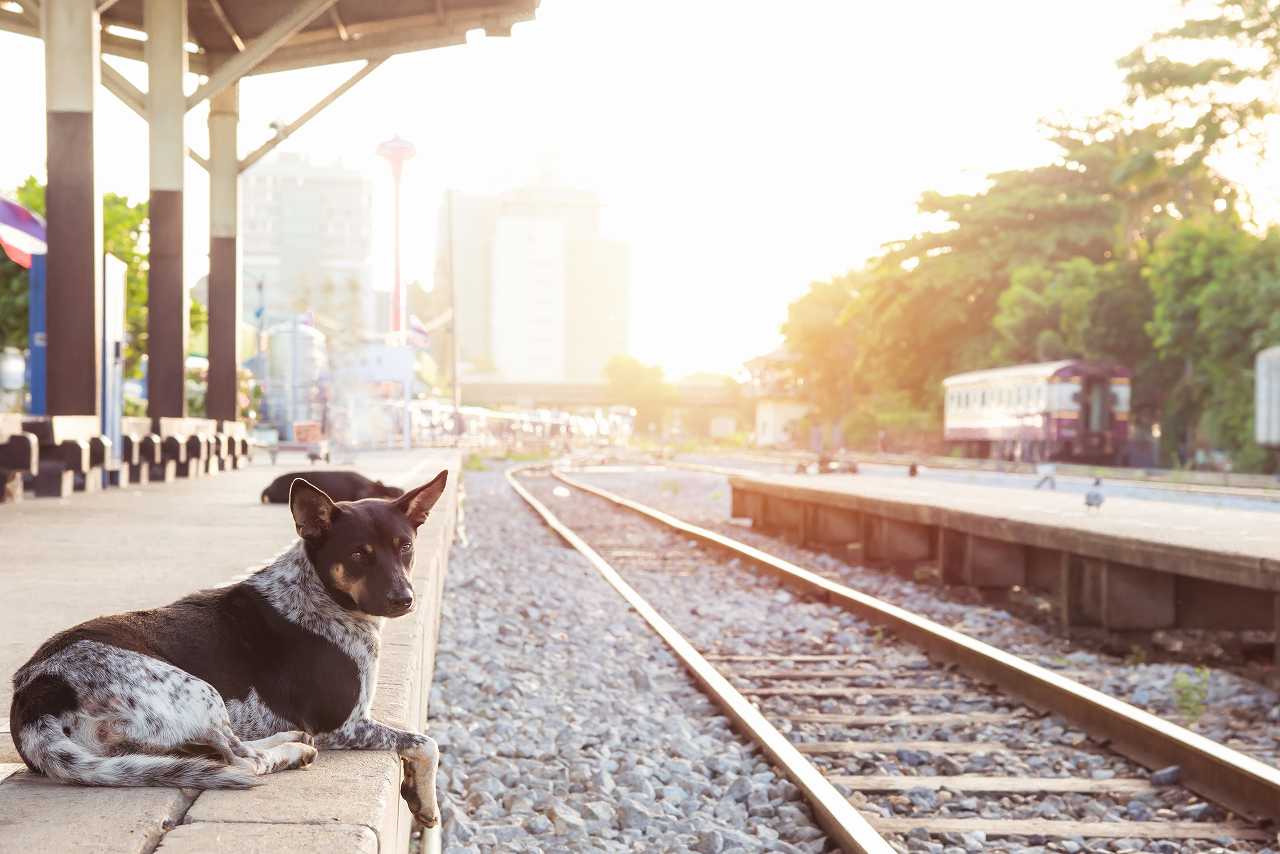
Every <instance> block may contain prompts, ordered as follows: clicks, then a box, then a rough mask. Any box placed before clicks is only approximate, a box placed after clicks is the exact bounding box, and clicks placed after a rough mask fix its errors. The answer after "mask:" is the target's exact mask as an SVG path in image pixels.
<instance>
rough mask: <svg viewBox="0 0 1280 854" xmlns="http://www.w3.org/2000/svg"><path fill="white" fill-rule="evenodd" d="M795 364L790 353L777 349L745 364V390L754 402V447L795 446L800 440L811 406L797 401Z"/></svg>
mask: <svg viewBox="0 0 1280 854" xmlns="http://www.w3.org/2000/svg"><path fill="white" fill-rule="evenodd" d="M795 361H796V358H795V356H794V355H793V354H791V353H789V352H787V351H786V350H785V349H781V348H780V349H777V350H774V351H773V352H771V353H766V354H765V355H763V356H757V357H756V358H754V359H752V360H751V361H749V362H747V363H746V369H747V372H748V374H750V377H751V380H750V383H749V384H748V388H749V390H750V394H751V396H752V397H753V398H755V403H756V406H755V409H756V419H755V433H754V435H753V444H755V445H756V447H760V448H771V447H785V446H791V445H797V444H799V443H800V442H801V440H802V439H803V436H801V435H800V434H801V427H802V425H803V423H804V420H805V418H806V417H807V416H808V415H809V413H810V411H811V409H812V407H810V406H809V404H807V403H805V402H803V401H801V400H800V399H799V391H800V387H799V383H798V382H797V381H796V377H795V373H794V372H793V366H794V364H795Z"/></svg>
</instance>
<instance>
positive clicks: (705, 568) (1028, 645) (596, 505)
mask: <svg viewBox="0 0 1280 854" xmlns="http://www.w3.org/2000/svg"><path fill="white" fill-rule="evenodd" d="M575 477H578V478H579V479H582V480H586V481H588V482H591V483H594V484H597V485H599V486H602V487H604V488H606V489H610V490H613V491H616V492H619V493H621V494H624V495H627V496H629V497H633V498H635V499H637V500H640V501H642V502H645V503H648V504H650V505H651V506H656V507H659V508H661V509H664V510H667V511H668V512H672V513H674V514H676V515H678V516H681V517H682V518H685V519H687V520H689V521H693V522H695V523H698V524H703V525H705V526H707V527H713V528H718V529H719V530H722V531H726V532H728V533H730V534H731V535H732V536H735V537H738V538H740V539H744V540H746V541H748V542H752V543H753V544H756V545H761V546H762V547H765V548H767V549H768V550H770V551H772V552H775V553H779V554H781V555H783V556H784V557H789V558H792V559H795V560H797V562H799V563H801V564H802V565H806V566H810V567H814V566H815V564H817V568H819V569H821V570H822V571H823V573H824V574H828V575H833V576H838V577H841V578H842V580H846V581H847V582H849V583H855V584H856V585H857V586H858V587H860V589H863V590H866V591H867V592H872V593H874V594H876V595H881V596H884V597H885V598H887V599H890V600H891V601H895V602H897V603H898V604H903V605H905V606H906V607H910V608H912V609H913V610H917V611H921V612H923V613H926V614H928V615H929V616H931V617H933V618H935V619H939V620H940V621H941V622H943V623H945V624H947V625H952V626H955V627H956V628H959V629H961V630H964V631H966V632H968V633H970V634H973V635H976V636H979V637H982V638H983V639H985V640H988V641H990V642H993V643H996V644H998V645H1000V646H1003V647H1005V648H1007V649H1011V650H1012V651H1016V652H1018V653H1019V654H1022V655H1024V656H1027V657H1029V658H1032V659H1034V660H1037V661H1040V663H1042V664H1046V665H1047V666H1052V667H1054V668H1055V669H1058V670H1066V671H1069V672H1070V673H1071V675H1072V676H1076V677H1078V678H1082V679H1083V680H1084V681H1090V682H1093V683H1094V684H1099V683H1106V682H1109V681H1112V680H1114V681H1117V682H1119V683H1122V684H1127V683H1128V682H1129V681H1130V680H1129V679H1128V678H1126V677H1129V676H1131V675H1132V669H1131V668H1127V667H1126V666H1125V665H1124V664H1123V663H1122V662H1119V661H1114V662H1111V666H1110V669H1108V667H1107V666H1106V665H1100V664H1095V661H1094V658H1092V657H1089V656H1088V655H1085V654H1074V655H1073V654H1072V653H1071V652H1070V648H1069V646H1067V644H1066V643H1065V642H1064V641H1062V640H1061V639H1057V638H1053V637H1051V636H1049V635H1047V634H1046V633H1044V632H1043V631H1042V630H1041V629H1039V628H1037V627H1035V626H1031V625H1025V624H1023V625H1019V624H1018V623H1019V622H1020V621H1017V620H1016V619H1014V618H1012V617H1011V616H1010V615H1009V614H1008V613H1005V612H1003V611H999V610H996V609H990V608H986V607H983V606H977V605H973V604H966V603H957V602H952V601H947V600H945V599H940V598H938V597H936V596H935V595H934V591H932V590H930V588H928V587H927V586H925V585H918V584H915V583H912V582H906V581H903V580H901V579H899V578H896V577H894V576H892V575H887V574H884V573H880V572H876V571H872V570H866V569H860V568H856V567H849V566H846V565H845V564H843V563H841V562H839V561H836V560H834V559H831V558H827V557H826V556H823V555H817V554H814V553H810V552H805V551H802V550H798V549H794V548H790V547H787V546H784V545H783V544H782V543H781V542H780V541H778V540H774V539H771V538H765V537H760V536H757V535H754V534H753V533H752V532H751V531H750V530H749V529H747V530H744V529H742V528H741V527H740V526H738V525H736V524H733V523H730V522H729V521H728V518H727V517H728V498H729V495H728V486H727V484H725V482H724V479H723V478H722V477H715V476H707V475H701V474H689V473H684V472H672V471H663V472H652V471H624V472H620V473H604V472H590V473H578V474H575ZM529 485H530V488H532V489H533V490H534V492H535V494H537V495H538V496H539V498H540V499H541V500H543V501H545V502H546V503H547V504H548V505H549V506H550V507H551V509H552V511H553V512H555V513H556V514H557V515H559V516H560V517H561V518H562V520H563V521H565V522H566V523H567V524H569V525H570V526H571V527H573V528H574V529H575V530H576V531H578V532H579V534H581V535H582V536H584V537H585V538H586V539H587V540H588V542H591V543H592V544H593V545H596V546H597V547H598V548H601V549H602V550H603V551H604V552H605V556H606V558H607V559H610V561H611V562H612V563H614V565H615V567H616V568H618V570H619V571H620V572H621V573H622V574H623V576H624V577H625V578H626V579H627V580H628V582H629V583H631V584H632V585H633V586H634V587H636V589H637V590H638V591H639V592H640V593H641V594H642V595H643V596H645V597H646V598H647V599H648V600H649V601H650V602H651V603H652V604H653V605H654V606H655V607H656V608H657V609H658V610H659V611H660V612H661V613H662V614H663V615H664V616H665V617H667V618H668V619H669V620H671V621H672V622H673V623H674V624H675V625H676V627H677V628H678V629H679V630H680V631H681V632H683V633H684V634H685V636H686V637H687V638H688V639H689V640H690V642H691V643H693V644H694V645H695V646H696V647H698V648H699V649H701V650H703V651H704V652H713V653H714V652H720V653H727V654H735V653H760V652H773V653H778V654H786V655H804V654H808V653H833V652H835V653H841V654H843V655H846V656H848V657H850V659H851V660H852V659H859V658H861V659H865V660H868V661H871V662H873V665H872V666H873V667H874V668H875V672H874V673H872V674H870V675H867V676H859V677H855V678H847V677H846V678H836V677H832V678H829V679H824V680H823V681H821V682H820V683H818V684H821V685H823V686H828V687H830V686H847V687H857V688H876V687H881V688H887V687H892V686H894V685H895V684H896V685H899V686H900V685H903V684H904V680H905V684H909V685H911V686H913V687H914V688H917V689H926V690H927V689H930V688H934V689H940V690H936V691H934V692H933V693H921V694H920V695H917V696H884V695H879V694H875V693H873V692H868V693H866V694H861V695H859V694H858V693H857V692H853V693H852V695H851V696H849V697H847V698H839V699H835V698H832V699H818V698H814V697H807V698H800V697H797V696H761V697H759V698H758V701H757V702H758V703H759V705H760V707H761V708H762V710H764V711H765V713H766V716H768V717H770V718H771V719H772V720H774V722H775V724H778V725H779V727H780V728H781V729H783V730H784V732H787V733H788V736H789V737H790V738H791V739H792V740H793V741H796V742H805V741H828V740H843V739H848V740H855V741H879V742H895V741H897V742H901V741H925V742H954V743H957V744H962V743H974V742H995V743H1000V744H1002V745H1004V746H1005V747H1004V749H1002V750H999V751H992V752H991V753H977V754H968V755H964V754H963V752H961V753H948V752H947V751H945V750H937V751H922V752H915V751H895V752H892V753H887V752H877V751H874V750H868V751H867V752H860V753H856V754H847V753H846V754H843V755H836V756H827V755H816V756H814V757H813V759H814V761H815V763H816V764H817V765H819V766H820V767H822V768H823V769H824V770H825V771H827V772H828V773H833V774H846V775H877V776H911V775H918V776H947V775H954V774H966V773H967V774H986V775H995V776H1007V777H1073V778H1084V779H1091V780H1097V781H1105V780H1108V779H1112V778H1120V779H1124V778H1138V779H1146V778H1147V777H1148V776H1149V772H1148V771H1147V770H1146V769H1143V768H1141V767H1139V766H1136V765H1134V764H1133V763H1131V762H1129V761H1127V760H1125V759H1124V758H1122V757H1119V756H1117V755H1116V754H1114V753H1111V752H1110V751H1108V750H1106V748H1105V746H1104V745H1101V744H1096V743H1093V742H1092V741H1091V740H1090V739H1089V738H1088V737H1087V735H1086V734H1085V733H1082V732H1080V731H1078V730H1075V729H1073V728H1071V727H1070V726H1068V725H1065V724H1064V723H1062V722H1061V721H1059V720H1056V719H1054V718H1052V717H1043V716H1040V715H1037V714H1028V713H1027V710H1025V709H1020V708H1018V704H1016V703H1012V702H1011V701H1009V700H1008V699H1007V698H1004V697H1001V696H1000V695H998V694H996V693H994V692H991V691H984V690H983V689H982V688H981V687H980V686H975V685H974V684H973V683H971V682H968V681H967V680H963V677H960V676H958V674H955V673H954V672H949V671H947V670H946V669H943V668H938V667H936V666H934V665H932V664H931V663H930V662H929V661H928V660H927V659H926V658H924V656H922V655H920V654H919V653H918V652H917V651H915V650H914V648H912V647H910V646H909V645H906V644H902V643H898V642H895V641H893V640H892V639H891V636H890V637H888V638H886V637H882V636H881V634H880V632H879V631H878V630H876V629H874V628H872V627H869V626H868V625H867V624H866V623H864V622H862V621H861V620H859V619H857V618H856V617H854V616H853V615H851V614H849V613H847V612H844V611H841V610H839V609H835V608H832V607H830V606H828V605H826V604H824V603H821V602H814V601H805V600H803V599H797V598H796V597H795V596H794V595H793V594H792V593H790V592H788V591H786V590H784V589H782V588H780V587H778V586H777V585H776V584H775V583H774V582H773V581H771V580H769V579H767V578H763V577H760V576H757V575H755V574H753V573H751V572H749V571H747V570H746V569H745V568H743V567H741V566H738V565H737V564H736V563H735V562H734V561H731V560H730V561H725V560H723V559H720V558H718V557H716V556H714V555H712V554H710V553H708V552H705V551H703V550H701V549H698V548H696V547H695V546H694V545H693V544H692V543H690V542H688V541H685V540H683V539H682V538H680V537H679V536H678V535H674V534H672V533H671V532H666V533H665V534H664V535H660V536H655V534H654V533H653V530H654V528H655V527H656V526H653V525H652V524H651V523H648V522H645V521H643V520H641V519H640V518H639V517H636V516H634V515H630V514H627V513H626V512H625V511H618V510H614V509H612V508H609V507H608V505H606V504H604V502H601V501H600V500H599V499H595V498H592V497H590V496H586V495H584V494H582V493H578V492H573V493H571V494H564V492H563V490H562V491H561V492H560V493H556V492H554V491H553V486H552V482H550V481H546V480H545V479H542V480H533V481H531V482H530V484H529ZM717 511H718V512H717ZM628 515H630V518H631V520H633V521H627V518H626V517H627V516H628ZM611 555H612V556H611ZM624 555H626V556H630V555H634V558H632V557H624ZM886 641H887V642H886ZM1098 658H1105V657H1098ZM769 666H775V667H779V668H783V669H785V668H788V667H796V668H797V669H798V668H799V664H794V665H793V664H790V663H782V664H777V665H769ZM831 666H833V667H835V666H837V665H831ZM724 669H739V670H740V669H749V667H748V666H747V665H725V666H724ZM1149 669H1152V668H1142V670H1143V671H1146V670H1149ZM1226 677H1230V680H1228V679H1227V678H1226ZM1220 679H1221V680H1222V681H1221V682H1220V683H1219V684H1222V685H1227V684H1230V682H1231V681H1232V680H1234V681H1240V682H1243V681H1244V680H1237V679H1236V677H1233V676H1231V674H1210V676H1209V680H1210V686H1211V689H1212V688H1215V687H1217V686H1216V685H1215V682H1218V680H1220ZM748 681H749V680H746V679H739V680H738V682H739V685H740V687H746V686H747V683H748ZM961 683H966V684H961ZM770 684H771V685H773V686H775V687H776V686H783V687H790V688H798V687H801V686H803V685H805V684H808V685H813V684H815V682H812V681H810V682H807V683H798V682H797V683H791V682H778V681H775V682H772V683H770ZM1246 684H1251V683H1246ZM1252 689H1253V690H1252V691H1251V692H1249V696H1251V697H1254V698H1255V699H1254V700H1253V701H1244V702H1240V701H1238V700H1235V699H1234V698H1233V699H1232V700H1231V701H1229V702H1232V704H1233V705H1234V706H1235V707H1236V708H1238V709H1253V708H1255V706H1254V704H1255V703H1262V702H1266V699H1265V698H1266V692H1265V691H1264V690H1263V689H1260V687H1259V686H1256V685H1252ZM1219 690H1221V689H1219ZM797 693H802V692H797ZM1117 693H1121V694H1122V695H1123V692H1117ZM1210 696H1215V694H1214V693H1212V692H1211V694H1210ZM1209 702H1212V701H1211V700H1210V701H1209ZM793 712H805V713H812V712H820V713H828V714H844V715H848V714H851V713H852V714H857V715H889V714H896V713H902V712H908V713H911V714H913V715H920V714H932V715H937V714H953V715H959V716H960V719H959V720H957V721H951V722H947V723H942V724H937V725H932V724H920V725H917V724H893V725H888V726H883V727H880V728H872V727H865V728H859V729H857V730H852V731H851V730H849V729H847V728H844V727H842V726H840V725H829V724H810V723H797V724H795V725H794V726H790V725H788V723H787V721H786V720H785V718H786V716H787V715H789V714H790V713H793ZM976 713H981V714H985V715H996V716H998V715H1002V714H1003V715H1006V716H1008V717H1009V720H1007V721H1000V720H996V721H992V722H978V721H977V720H976V719H972V718H970V717H969V716H970V715H973V714H976ZM1236 714H1239V712H1238V711H1237V712H1236ZM1203 717H1204V718H1207V719H1211V718H1210V714H1209V712H1208V711H1207V710H1206V712H1205V714H1204V716H1203ZM1223 717H1224V718H1227V717H1230V715H1229V714H1228V715H1223ZM1224 729H1225V730H1226V731H1228V732H1231V733H1236V734H1239V733H1240V731H1239V730H1238V729H1236V728H1234V727H1230V726H1229V725H1226V726H1225V727H1224ZM1263 729H1264V733H1265V727H1264V728H1263ZM1255 732H1256V730H1255ZM1266 737H1267V736H1265V735H1263V736H1262V737H1261V738H1259V737H1258V736H1256V735H1254V738H1255V739H1256V741H1255V743H1259V742H1261V741H1263V740H1265V739H1266ZM1170 775H1172V776H1174V777H1175V779H1176V771H1172V772H1166V777H1168V776H1170ZM1165 782H1168V781H1167V780H1166V781H1165ZM850 794H851V799H852V800H853V802H854V804H855V805H856V806H858V808H859V809H860V810H862V811H863V812H864V814H867V815H870V816H874V815H877V814H878V815H880V816H884V817H896V818H902V817H914V818H927V817H935V816H936V817H939V818H944V817H945V818H975V817H976V818H983V819H1045V820H1065V819H1074V820H1078V821H1102V822H1124V821H1143V822H1145V821H1164V820H1170V821H1172V820H1178V821H1206V822H1214V821H1221V820H1222V819H1223V818H1225V817H1226V816H1225V815H1224V814H1223V813H1222V811H1221V810H1220V809H1219V808H1217V807H1215V806H1213V805H1211V804H1205V803H1204V802H1203V801H1202V800H1201V799H1199V798H1197V797H1195V796H1194V795H1193V794H1192V793H1190V792H1188V791H1187V790H1185V789H1181V788H1180V787H1178V786H1176V785H1172V786H1167V787H1161V788H1158V789H1156V790H1154V791H1147V792H1143V793H1140V794H1131V795H1130V794H1105V793H1104V794H1099V793H1095V794H1087V795H1086V794H1078V793H1064V794H1044V793H1030V794H1003V795H992V794H977V795H975V794H972V793H966V792H960V791H954V792H953V791H949V790H947V789H945V788H944V789H942V790H941V791H936V792H930V791H927V790H924V789H916V790H907V791H903V792H899V793H865V794H864V793H860V792H859V793H852V792H851V793H850ZM979 835H980V834H978V835H974V834H965V835H962V834H938V835H933V836H931V835H930V834H929V833H928V832H915V831H913V832H912V833H911V834H910V835H908V836H906V837H896V838H893V839H892V841H893V842H894V844H895V845H896V846H898V847H901V848H903V849H905V850H912V851H931V852H932V851H944V852H946V853H947V854H955V852H957V851H966V850H967V851H977V850H992V851H1027V852H1035V851H1046V850H1049V851H1080V850H1097V851H1141V850H1146V851H1222V850H1240V851H1244V850H1254V851H1266V850H1269V849H1267V848H1266V847H1265V845H1263V844H1259V843H1257V842H1254V843H1242V842H1239V841H1236V842H1234V843H1231V842H1228V841H1227V840H1225V839H1223V840H1176V841H1175V840H1168V839H1163V840H1162V839H1140V838H1119V839H1105V838H1097V839H1090V840H1087V841H1086V840H1083V839H1079V840H1077V839H1072V838H1068V839H1054V838H1052V837H1049V838H1037V837H1029V838H1021V837H1003V838H999V837H995V838H992V839H989V840H988V839H986V838H985V837H984V838H978V836H979ZM1086 842H1087V844H1086Z"/></svg>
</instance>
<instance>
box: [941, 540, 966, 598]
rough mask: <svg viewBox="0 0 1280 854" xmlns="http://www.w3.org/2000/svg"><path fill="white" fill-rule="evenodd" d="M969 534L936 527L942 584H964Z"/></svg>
mask: <svg viewBox="0 0 1280 854" xmlns="http://www.w3.org/2000/svg"><path fill="white" fill-rule="evenodd" d="M968 552H969V535H968V534H966V533H964V532H963V531H953V530H952V529H950V528H939V529H938V570H939V573H940V574H941V575H942V583H943V584H964V583H966V581H965V575H964V572H965V570H964V565H965V556H966V555H967V554H968Z"/></svg>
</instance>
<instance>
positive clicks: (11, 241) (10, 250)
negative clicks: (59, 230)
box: [0, 196, 49, 270]
mask: <svg viewBox="0 0 1280 854" xmlns="http://www.w3.org/2000/svg"><path fill="white" fill-rule="evenodd" d="M0 249H3V250H4V254H5V255H8V256H9V260H10V261H12V262H13V263H15V264H17V265H18V266H19V267H22V268H24V269H27V270H29V269H31V256H32V255H44V254H45V253H46V252H48V251H49V244H48V236H47V235H46V233H45V228H44V220H43V219H41V218H40V217H39V216H37V215H36V214H33V213H32V212H31V211H29V210H27V209H26V208H24V207H23V206H22V205H20V204H18V203H17V202H13V201H10V200H9V199H6V198H4V197H3V196H0Z"/></svg>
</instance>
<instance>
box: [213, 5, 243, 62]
mask: <svg viewBox="0 0 1280 854" xmlns="http://www.w3.org/2000/svg"><path fill="white" fill-rule="evenodd" d="M209 8H211V9H213V15H214V17H215V18H217V19H218V23H219V24H222V29H224V30H226V33H227V37H228V38H230V39H231V43H232V44H234V45H235V46H236V50H237V51H239V52H240V53H244V39H242V38H240V34H239V33H237V32H236V28H235V27H234V26H233V25H232V23H231V19H230V18H228V17H227V12H226V10H225V9H223V8H222V4H221V3H219V2H218V0H209Z"/></svg>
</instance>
